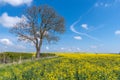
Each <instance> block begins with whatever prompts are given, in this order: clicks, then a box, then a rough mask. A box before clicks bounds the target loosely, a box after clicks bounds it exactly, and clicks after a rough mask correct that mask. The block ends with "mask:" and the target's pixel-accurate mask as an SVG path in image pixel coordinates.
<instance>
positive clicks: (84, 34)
mask: <svg viewBox="0 0 120 80" xmlns="http://www.w3.org/2000/svg"><path fill="white" fill-rule="evenodd" d="M80 20H81V17H80V19H79V20H77V21H75V22H74V23H73V24H72V25H71V26H70V29H71V31H73V32H74V33H76V34H79V35H83V36H86V37H88V38H90V39H93V40H96V41H98V42H100V40H99V39H97V38H95V37H93V36H90V35H88V34H87V33H82V32H78V31H76V30H75V28H74V26H75V25H76V24H77V23H79V21H80Z"/></svg>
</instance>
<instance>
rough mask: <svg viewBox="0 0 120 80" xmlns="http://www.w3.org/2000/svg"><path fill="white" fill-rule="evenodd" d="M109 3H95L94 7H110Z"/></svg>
mask: <svg viewBox="0 0 120 80" xmlns="http://www.w3.org/2000/svg"><path fill="white" fill-rule="evenodd" d="M110 6H111V4H110V3H103V2H97V3H95V7H110Z"/></svg>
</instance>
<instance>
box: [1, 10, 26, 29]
mask: <svg viewBox="0 0 120 80" xmlns="http://www.w3.org/2000/svg"><path fill="white" fill-rule="evenodd" d="M23 17H25V16H22V17H21V18H20V17H17V16H15V17H11V16H9V15H8V14H7V13H6V12H5V13H3V14H2V15H1V16H0V24H1V25H2V26H4V27H7V28H9V27H13V26H14V25H15V24H16V23H18V22H20V20H21V19H23Z"/></svg>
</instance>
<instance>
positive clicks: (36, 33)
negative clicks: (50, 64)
mask: <svg viewBox="0 0 120 80" xmlns="http://www.w3.org/2000/svg"><path fill="white" fill-rule="evenodd" d="M24 15H25V16H24V19H23V20H22V21H20V22H19V23H17V24H16V25H15V26H14V27H13V28H12V29H10V32H12V33H13V34H16V36H18V37H19V40H23V41H30V42H32V43H33V44H34V45H35V48H36V58H39V57H40V52H41V46H42V44H43V41H47V42H48V43H50V42H51V41H55V42H56V41H58V40H59V34H63V33H64V32H65V22H64V18H63V17H62V16H60V15H58V14H57V12H55V10H54V9H53V8H52V7H49V6H48V5H42V6H32V7H29V8H28V9H26V10H25V14H24Z"/></svg>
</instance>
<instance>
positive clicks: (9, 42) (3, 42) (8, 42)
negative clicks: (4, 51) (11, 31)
mask: <svg viewBox="0 0 120 80" xmlns="http://www.w3.org/2000/svg"><path fill="white" fill-rule="evenodd" d="M0 43H1V44H4V45H7V46H10V45H13V43H12V41H10V40H9V39H0Z"/></svg>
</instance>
